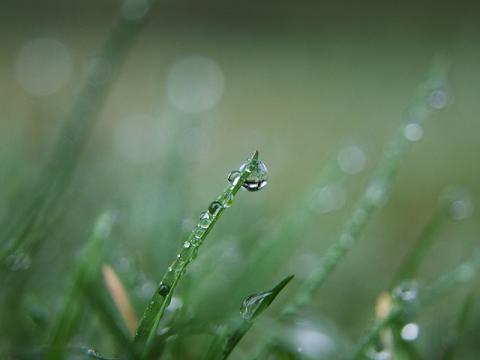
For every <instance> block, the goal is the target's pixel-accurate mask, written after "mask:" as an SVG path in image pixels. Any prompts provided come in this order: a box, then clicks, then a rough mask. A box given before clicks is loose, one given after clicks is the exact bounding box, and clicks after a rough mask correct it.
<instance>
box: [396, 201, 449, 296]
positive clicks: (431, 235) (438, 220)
mask: <svg viewBox="0 0 480 360" xmlns="http://www.w3.org/2000/svg"><path fill="white" fill-rule="evenodd" d="M447 219H448V213H447V208H446V207H445V206H441V207H440V208H439V209H437V211H435V213H434V214H433V216H432V218H431V219H430V221H429V222H428V223H427V225H426V226H425V227H424V228H423V230H422V232H421V233H420V236H419V237H418V239H417V241H416V242H415V244H414V246H413V248H412V249H411V250H410V252H409V254H408V255H407V257H406V258H405V260H404V261H403V263H402V264H401V266H400V268H399V270H398V271H397V273H396V274H395V276H394V278H393V281H392V284H391V288H393V287H395V286H396V285H398V284H399V283H400V282H401V281H402V280H406V279H414V278H416V274H417V272H418V268H419V267H420V265H421V264H422V262H423V260H424V259H425V257H426V256H427V254H428V251H429V250H430V249H431V247H432V246H433V245H434V244H435V239H436V238H437V235H438V233H439V232H440V230H441V229H442V227H443V225H444V224H445V223H446V220H447Z"/></svg>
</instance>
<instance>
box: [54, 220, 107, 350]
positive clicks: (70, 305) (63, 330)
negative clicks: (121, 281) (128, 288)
mask: <svg viewBox="0 0 480 360" xmlns="http://www.w3.org/2000/svg"><path fill="white" fill-rule="evenodd" d="M113 222H114V217H113V214H112V213H111V212H105V213H103V214H101V215H100V216H99V217H98V220H97V222H96V223H95V226H94V228H93V231H92V234H91V235H90V238H89V240H88V242H87V244H86V245H85V248H84V250H83V254H82V256H81V259H80V262H79V264H78V265H77V268H76V270H75V271H74V275H73V279H72V283H71V286H70V288H69V290H68V293H67V296H66V299H65V305H64V307H63V310H62V312H61V314H60V316H59V317H58V319H57V321H56V324H55V325H54V326H53V332H52V334H51V337H50V338H51V340H50V349H51V352H50V353H49V358H50V359H62V358H64V355H63V354H64V349H65V348H66V346H67V344H68V343H69V341H70V339H71V337H72V336H73V335H74V333H75V330H76V328H77V326H78V323H79V320H80V318H81V314H82V313H81V310H82V304H81V302H80V301H79V296H78V295H79V294H80V287H81V285H82V283H84V282H85V281H87V280H88V279H91V278H92V277H93V276H94V275H95V273H97V271H98V268H99V266H100V258H101V254H102V246H103V243H104V242H105V239H106V238H107V237H108V236H109V234H110V231H111V229H112V226H113Z"/></svg>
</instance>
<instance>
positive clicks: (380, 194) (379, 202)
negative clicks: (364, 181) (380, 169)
mask: <svg viewBox="0 0 480 360" xmlns="http://www.w3.org/2000/svg"><path fill="white" fill-rule="evenodd" d="M387 195H388V191H387V185H386V184H385V182H384V181H382V180H378V181H374V182H373V183H372V184H371V185H370V186H369V187H368V189H367V193H366V196H367V199H368V201H370V202H371V203H372V204H373V205H375V206H383V205H385V204H386V202H387V200H388V196H387Z"/></svg>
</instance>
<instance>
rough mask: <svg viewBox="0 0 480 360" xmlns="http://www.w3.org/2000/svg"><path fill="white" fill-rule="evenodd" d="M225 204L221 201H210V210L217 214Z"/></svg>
mask: <svg viewBox="0 0 480 360" xmlns="http://www.w3.org/2000/svg"><path fill="white" fill-rule="evenodd" d="M222 208H223V206H222V204H221V203H220V202H219V201H213V202H212V203H210V205H209V206H208V212H209V213H210V214H212V215H213V216H215V215H217V213H218V212H219V211H220V209H222Z"/></svg>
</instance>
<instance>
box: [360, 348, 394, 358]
mask: <svg viewBox="0 0 480 360" xmlns="http://www.w3.org/2000/svg"><path fill="white" fill-rule="evenodd" d="M366 355H367V358H368V359H370V360H391V359H393V357H392V353H391V352H390V351H388V350H375V349H374V348H370V349H369V350H368V351H367V354H366Z"/></svg>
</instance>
